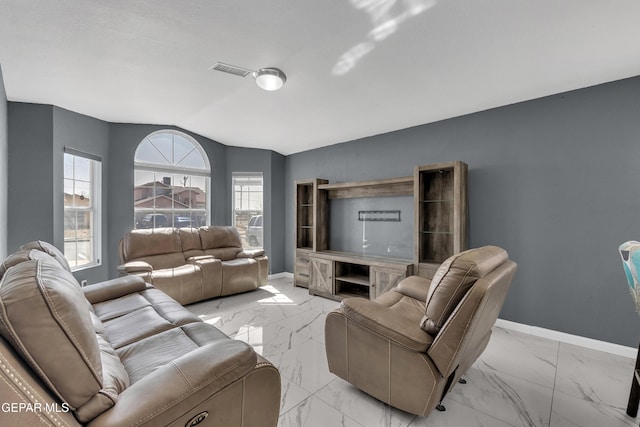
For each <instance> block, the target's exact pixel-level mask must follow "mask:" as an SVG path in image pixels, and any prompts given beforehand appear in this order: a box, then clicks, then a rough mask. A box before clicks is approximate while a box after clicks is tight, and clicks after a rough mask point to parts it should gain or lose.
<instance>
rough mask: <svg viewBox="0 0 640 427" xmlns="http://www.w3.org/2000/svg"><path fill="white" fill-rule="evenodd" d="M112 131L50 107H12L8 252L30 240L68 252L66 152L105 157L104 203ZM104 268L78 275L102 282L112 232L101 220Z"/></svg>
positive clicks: (78, 272) (90, 120)
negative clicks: (65, 247)
mask: <svg viewBox="0 0 640 427" xmlns="http://www.w3.org/2000/svg"><path fill="white" fill-rule="evenodd" d="M108 138H109V128H108V126H107V124H106V123H105V122H103V121H101V120H98V119H94V118H92V117H88V116H84V115H82V114H77V113H74V112H71V111H68V110H64V109H62V108H58V107H54V106H51V105H40V104H26V103H19V102H10V103H9V141H10V144H9V159H10V162H9V188H10V191H9V195H8V200H9V202H8V220H9V224H11V227H9V230H8V239H7V245H8V251H9V252H13V251H15V250H16V249H18V247H19V246H20V245H22V244H23V243H26V242H28V241H31V240H44V241H47V242H50V243H52V244H54V245H55V246H56V247H58V248H59V249H60V250H63V249H64V235H63V229H64V198H63V194H64V181H63V179H64V178H63V175H64V162H63V155H64V147H65V146H70V147H73V148H76V149H78V150H80V151H84V152H87V153H91V154H95V155H98V156H101V157H102V161H103V163H102V168H103V169H102V175H103V176H102V197H103V199H102V201H103V204H104V203H105V202H106V193H107V191H106V173H107V172H106V171H107V166H108V156H107V154H108V153H107V150H108ZM102 233H103V247H102V265H101V266H98V267H92V268H88V269H85V270H80V271H77V272H76V273H74V275H75V276H76V278H78V280H84V279H87V280H88V281H89V282H90V283H92V282H96V281H100V280H104V279H105V278H106V275H107V269H108V259H109V253H108V251H107V246H106V236H108V235H109V230H108V227H107V223H106V217H105V215H103V218H102Z"/></svg>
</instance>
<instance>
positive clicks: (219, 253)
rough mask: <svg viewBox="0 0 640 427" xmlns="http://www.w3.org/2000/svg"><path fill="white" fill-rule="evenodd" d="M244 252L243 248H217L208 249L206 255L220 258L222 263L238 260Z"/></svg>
mask: <svg viewBox="0 0 640 427" xmlns="http://www.w3.org/2000/svg"><path fill="white" fill-rule="evenodd" d="M241 251H242V248H216V249H207V250H206V251H204V253H205V255H209V256H212V257H214V258H218V259H219V260H221V261H231V260H233V259H236V255H237V254H238V253H240V252H241Z"/></svg>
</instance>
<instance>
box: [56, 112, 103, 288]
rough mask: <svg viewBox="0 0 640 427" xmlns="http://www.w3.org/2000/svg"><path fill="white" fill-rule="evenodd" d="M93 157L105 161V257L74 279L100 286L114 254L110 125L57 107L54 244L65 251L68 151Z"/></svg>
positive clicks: (76, 273) (80, 271)
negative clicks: (109, 202)
mask: <svg viewBox="0 0 640 427" xmlns="http://www.w3.org/2000/svg"><path fill="white" fill-rule="evenodd" d="M65 146H67V147H71V148H75V149H76V150H79V151H82V152H85V153H88V154H93V155H95V156H99V157H101V158H102V190H101V192H102V194H101V196H102V200H101V203H102V218H101V228H102V254H101V265H99V266H96V267H89V268H86V269H83V270H78V271H76V272H75V273H74V276H75V277H76V278H77V279H78V280H87V281H88V283H96V282H99V281H102V280H105V279H106V278H107V277H108V275H109V272H108V269H109V259H110V257H111V256H115V254H111V253H110V252H109V250H108V249H109V248H108V245H107V243H108V238H109V236H110V233H109V226H108V223H107V217H108V215H107V213H108V209H107V208H108V206H107V190H108V187H107V182H108V180H107V175H108V171H109V125H108V124H107V123H106V122H104V121H102V120H98V119H95V118H93V117H89V116H85V115H83V114H78V113H74V112H73V111H69V110H65V109H63V108H59V107H55V106H54V107H53V194H54V198H53V220H52V222H51V225H50V226H51V227H53V242H52V243H53V244H54V245H55V246H57V247H58V248H63V247H64V197H63V194H64V147H65Z"/></svg>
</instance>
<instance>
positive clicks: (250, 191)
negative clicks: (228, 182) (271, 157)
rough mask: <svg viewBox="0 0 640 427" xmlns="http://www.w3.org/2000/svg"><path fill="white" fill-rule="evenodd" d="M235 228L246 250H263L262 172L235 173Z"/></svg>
mask: <svg viewBox="0 0 640 427" xmlns="http://www.w3.org/2000/svg"><path fill="white" fill-rule="evenodd" d="M232 177H233V226H234V227H236V228H237V229H238V232H239V233H240V237H242V246H243V247H244V248H254V249H258V248H262V247H264V240H263V228H262V224H263V223H264V220H263V219H264V217H263V208H262V206H263V186H262V172H243V173H241V172H234V173H233V175H232Z"/></svg>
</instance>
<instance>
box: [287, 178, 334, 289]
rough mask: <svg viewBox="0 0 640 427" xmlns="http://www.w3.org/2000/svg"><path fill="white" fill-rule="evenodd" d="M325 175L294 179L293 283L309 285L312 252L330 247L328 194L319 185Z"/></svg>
mask: <svg viewBox="0 0 640 427" xmlns="http://www.w3.org/2000/svg"><path fill="white" fill-rule="evenodd" d="M327 182H328V181H327V180H326V179H319V178H314V179H306V180H301V181H296V183H295V186H296V188H295V205H296V216H295V218H296V224H295V241H296V262H295V271H294V284H295V285H296V286H301V287H304V288H308V287H309V280H310V270H309V252H313V251H316V250H322V249H325V248H326V247H327V226H326V222H327V214H328V212H327V208H328V205H327V198H326V194H321V193H319V192H318V186H319V185H322V184H326V183H327Z"/></svg>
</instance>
